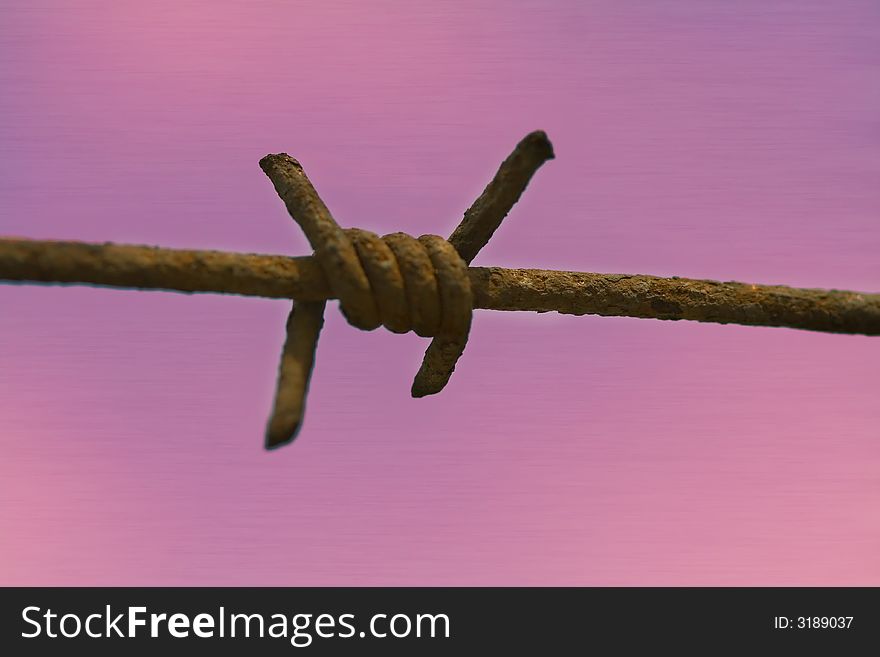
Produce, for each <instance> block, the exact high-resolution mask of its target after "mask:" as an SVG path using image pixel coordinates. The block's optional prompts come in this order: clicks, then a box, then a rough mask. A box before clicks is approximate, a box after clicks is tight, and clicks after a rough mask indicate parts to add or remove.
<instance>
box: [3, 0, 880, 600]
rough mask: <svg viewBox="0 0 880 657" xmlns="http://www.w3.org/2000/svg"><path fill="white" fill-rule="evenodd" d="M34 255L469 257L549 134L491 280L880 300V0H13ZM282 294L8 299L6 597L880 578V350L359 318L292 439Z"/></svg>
mask: <svg viewBox="0 0 880 657" xmlns="http://www.w3.org/2000/svg"><path fill="white" fill-rule="evenodd" d="M0 12H2V13H0V88H2V90H3V92H2V94H0V140H2V142H0V143H2V147H3V158H2V162H0V167H2V172H0V187H2V190H0V234H3V235H13V236H26V237H33V238H53V239H79V240H87V241H105V240H113V241H118V242H134V243H146V244H159V245H164V246H172V247H196V248H219V249H230V250H236V251H258V252H269V253H289V254H304V253H307V252H308V250H309V249H308V245H307V243H306V241H305V239H304V237H303V236H302V235H301V234H300V232H299V229H298V228H297V227H296V225H295V224H294V223H293V222H292V221H291V220H290V219H289V218H288V217H287V215H286V213H285V211H284V209H283V207H282V205H281V203H280V201H279V200H278V198H277V197H276V195H275V193H274V191H273V190H272V187H271V185H270V184H269V182H268V181H267V180H266V179H265V177H264V176H263V174H262V172H261V171H260V170H259V168H258V166H257V161H258V160H259V158H260V157H262V156H263V155H264V154H266V153H268V152H277V151H288V152H290V153H292V154H294V155H295V156H296V157H298V158H300V159H301V160H302V162H303V163H304V165H305V167H306V169H307V170H308V172H309V173H310V175H311V177H312V180H313V181H314V182H315V184H316V186H317V188H318V190H319V191H320V192H321V194H322V195H323V196H324V198H325V200H326V202H327V203H328V205H329V206H330V208H331V210H332V211H333V212H334V214H335V216H336V217H337V219H338V220H339V221H340V223H342V224H343V225H357V226H361V227H364V228H369V229H372V230H375V231H377V232H380V233H382V232H391V231H394V230H405V231H407V232H409V233H411V234H416V235H418V234H420V233H423V232H434V233H440V234H448V232H449V231H450V230H451V228H452V227H453V226H454V225H455V223H456V222H457V221H458V219H459V218H460V216H461V212H462V211H463V210H464V209H465V208H466V207H467V206H468V205H469V204H470V202H471V201H472V200H473V198H474V197H475V196H476V195H477V194H478V193H479V192H480V190H481V189H482V187H483V185H484V184H485V183H486V182H487V181H488V180H489V178H490V177H491V175H492V174H493V173H494V171H495V168H496V167H497V165H498V164H499V163H500V161H501V159H502V158H503V157H504V156H505V155H506V154H507V153H508V152H509V150H510V149H511V148H512V147H513V145H514V144H515V143H516V142H517V140H519V139H520V138H521V137H522V136H523V135H524V134H525V133H527V132H528V131H530V130H533V129H538V128H540V129H544V130H546V131H547V132H548V134H549V135H550V137H551V139H552V140H553V142H554V145H555V147H556V153H557V159H556V160H554V161H553V162H550V163H548V164H547V165H545V167H544V168H543V169H542V170H541V171H540V172H539V173H538V175H537V177H536V178H535V180H534V181H533V183H532V185H531V186H530V188H529V190H528V191H527V193H526V194H525V196H524V197H523V199H522V201H521V202H520V204H519V205H518V206H517V207H516V208H515V209H514V211H513V213H512V214H511V216H510V217H509V219H508V222H507V223H506V225H505V226H504V227H503V228H502V229H501V230H500V231H499V233H498V234H497V235H496V236H495V238H494V239H493V240H492V243H491V244H490V245H489V246H488V247H487V248H486V249H485V250H484V251H483V252H482V253H481V254H480V256H479V258H478V259H477V261H476V262H475V264H480V265H487V264H488V265H499V266H511V267H544V268H556V269H577V270H585V271H608V272H629V273H652V274H658V275H679V276H691V277H707V278H716V279H721V280H729V279H737V280H743V281H748V282H761V283H781V284H789V285H796V286H814V287H837V288H847V289H856V290H866V291H878V290H880V258H878V252H880V230H878V224H877V221H878V210H880V186H878V185H877V180H878V175H880V148H878V147H880V130H878V125H880V124H878V118H877V117H878V116H880V87H878V85H877V80H878V75H880V49H878V48H877V43H878V39H880V6H878V4H877V3H876V2H873V1H867V0H866V1H864V2H855V1H844V2H834V3H831V2H827V1H824V0H822V1H816V2H805V1H801V0H798V1H797V2H773V3H767V2H764V1H763V0H762V1H754V2H752V1H750V2H736V3H732V2H720V1H705V0H692V1H685V0H681V1H677V2H664V3H655V2H647V1H644V2H620V1H618V0H607V1H606V2H583V1H580V0H578V1H571V2H562V1H557V2H543V1H538V0H532V1H529V2H526V1H508V2H501V1H494V2H490V1H487V2H473V1H469V2H460V1H459V2H448V1H447V2H409V1H405V0H398V1H396V2H380V3H376V2H372V3H361V2H355V1H353V0H352V1H350V2H328V1H327V0H316V1H314V2H244V1H241V2H208V1H207V0H202V1H192V0H183V1H181V0H168V1H162V2H149V3H144V2H139V3H135V2H115V1H110V0H107V1H104V2H97V1H79V2H76V3H71V2H63V1H61V0H54V1H47V0H26V1H25V0H18V1H15V2H12V1H4V2H2V10H0ZM287 310H288V304H286V303H284V302H278V301H269V300H259V299H242V298H236V297H222V296H196V297H187V296H184V295H175V294H165V293H139V292H133V291H116V290H112V291H111V290H97V289H89V288H68V289H64V288H51V287H38V286H10V285H0V454H2V459H0V583H2V584H94V585H97V584H146V585H151V584H181V585H186V584H215V585H222V584H252V585H266V584H279V585H280V584H285V585H306V584H321V585H325V584H505V585H506V584H597V585H598V584H602V585H604V584H623V585H628V584H699V585H702V584H737V585H738V584H797V585H807V584H839V585H857V584H873V585H880V440H878V438H880V404H878V403H877V399H878V394H880V383H878V372H880V349H878V347H880V344H878V342H877V339H876V338H874V339H870V338H866V337H859V336H837V335H821V334H811V333H807V332H799V331H793V330H785V329H764V328H743V327H735V326H715V325H700V324H693V323H685V322H677V323H672V322H658V321H652V320H634V319H619V318H598V317H580V318H578V317H562V316H555V315H540V316H539V315H530V314H525V313H520V314H512V313H510V314H508V313H492V312H487V311H481V312H478V313H477V315H476V317H475V324H474V329H473V333H472V338H471V342H470V346H469V347H468V350H467V353H466V354H465V357H464V358H463V360H462V362H461V364H460V365H459V367H458V370H457V371H456V374H455V376H454V377H453V379H452V381H451V383H450V386H449V387H448V389H447V390H446V391H444V392H443V393H442V394H441V395H439V396H437V397H434V398H428V399H422V400H413V399H410V398H409V394H408V393H409V385H410V381H411V378H412V376H413V374H414V373H415V371H416V369H417V366H418V363H419V361H420V359H421V355H422V351H423V349H424V346H425V341H423V340H421V339H419V338H417V337H415V336H413V335H407V336H395V335H391V334H389V333H387V332H383V331H377V332H373V333H363V332H360V331H357V330H355V329H353V328H351V327H349V326H348V325H347V324H346V323H345V322H344V320H343V318H342V317H341V316H340V315H339V313H338V312H337V311H336V308H335V304H332V306H331V308H330V309H329V312H328V321H327V326H326V329H325V333H324V335H323V337H322V341H321V347H320V349H319V351H318V358H317V367H316V370H315V374H314V378H313V386H312V393H311V396H310V400H309V401H310V406H309V410H308V414H307V419H306V425H305V429H304V431H303V432H302V434H301V436H300V438H299V439H298V441H297V442H296V443H295V444H294V445H293V446H292V447H288V448H285V449H283V450H280V451H277V452H272V453H267V452H264V451H263V449H262V432H263V429H264V426H265V421H266V418H267V415H268V411H269V408H270V404H271V399H272V392H273V388H274V383H275V373H276V367H277V360H278V355H279V352H280V348H281V343H282V341H283V326H284V319H285V316H286V313H287Z"/></svg>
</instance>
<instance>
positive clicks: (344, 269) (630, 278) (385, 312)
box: [0, 131, 880, 448]
mask: <svg viewBox="0 0 880 657" xmlns="http://www.w3.org/2000/svg"><path fill="white" fill-rule="evenodd" d="M553 157H554V154H553V147H552V145H551V144H550V141H549V140H548V139H547V136H546V135H545V134H544V133H543V132H540V131H538V132H533V133H531V134H529V135H527V136H526V137H525V138H524V139H523V140H522V141H520V142H519V144H517V146H516V148H515V149H514V150H513V152H512V153H511V154H510V155H509V156H508V157H507V158H506V159H505V160H504V162H503V163H502V164H501V167H500V168H499V170H498V172H497V173H496V174H495V177H494V178H493V179H492V181H491V182H490V183H489V184H488V185H487V187H486V188H485V190H484V191H483V193H482V194H481V195H480V196H479V198H477V200H476V201H475V202H474V203H473V205H472V206H471V207H470V208H469V209H468V210H467V212H465V215H464V218H463V219H462V221H461V223H460V224H459V225H458V227H457V228H456V229H455V231H454V232H453V233H452V235H451V236H450V237H449V239H448V240H446V239H443V238H442V237H439V236H436V235H423V236H421V237H419V238H418V239H416V238H413V237H410V236H409V235H406V234H405V233H393V234H391V235H386V236H384V237H379V236H378V235H376V234H374V233H371V232H369V231H365V230H361V229H356V228H351V229H342V228H341V227H340V226H339V225H338V224H337V223H336V221H335V220H334V218H333V216H332V215H331V214H330V211H329V210H328V209H327V207H326V205H325V204H324V203H323V201H322V200H321V198H320V196H319V195H318V193H317V191H316V190H315V188H314V186H313V185H312V183H311V181H310V180H309V179H308V177H307V176H306V174H305V171H304V170H303V167H302V166H301V165H300V164H299V162H297V161H296V160H295V159H294V158H292V157H290V156H289V155H287V154H285V153H280V154H276V155H267V156H266V157H265V158H263V159H262V160H261V161H260V166H261V168H262V169H263V171H264V172H265V173H266V175H267V176H268V177H269V179H270V180H271V182H272V183H273V185H274V187H275V190H276V191H277V192H278V195H279V196H280V197H281V199H282V200H283V201H284V204H285V205H286V207H287V210H288V212H289V213H290V215H291V217H293V219H294V220H295V221H296V222H297V223H298V224H299V226H300V227H301V228H302V230H303V232H304V233H305V235H306V237H307V239H308V240H309V243H310V244H311V246H312V248H313V249H314V255H313V256H303V257H286V256H275V255H260V254H243V253H227V252H219V251H199V250H181V249H164V248H158V247H148V246H133V245H117V244H111V243H105V244H86V243H81V242H62V241H41V240H27V239H11V238H7V239H0V280H5V281H9V282H19V283H56V284H91V285H99V286H110V287H123V288H135V289H143V290H145V289H155V290H169V291H178V292H187V293H194V292H215V293H225V294H240V295H248V296H261V297H271V298H284V299H292V300H293V301H294V304H293V308H292V309H291V311H290V314H289V316H288V320H287V338H286V341H285V344H284V347H283V349H282V355H281V362H280V366H279V373H278V385H277V389H276V394H275V401H274V404H273V410H272V415H271V417H270V419H269V423H268V426H267V430H266V443H265V444H266V447H267V448H274V447H279V446H281V445H284V444H287V443H289V442H291V441H292V440H293V439H294V438H295V437H296V435H297V433H298V432H299V429H300V428H301V426H302V421H303V416H304V413H305V401H306V395H307V391H308V384H309V379H310V376H311V371H312V368H313V365H314V357H315V350H316V348H317V344H318V338H319V335H320V331H321V327H322V326H323V321H324V320H323V316H324V310H325V302H326V301H327V300H328V299H339V300H340V307H341V310H342V312H343V315H344V316H345V317H346V319H347V320H348V321H349V323H351V324H352V325H353V326H355V327H357V328H360V329H363V330H372V329H375V328H377V327H379V326H382V325H384V326H385V327H386V328H388V329H389V330H390V331H393V332H395V333H405V332H407V331H410V330H413V331H415V332H416V333H417V334H418V335H421V336H424V337H431V338H432V341H431V344H430V345H429V347H428V349H427V351H426V352H425V357H424V360H423V362H422V366H421V368H420V369H419V372H418V373H417V374H416V377H415V380H414V382H413V386H412V395H413V396H414V397H422V396H425V395H430V394H435V393H437V392H440V391H441V390H442V389H443V387H444V386H445V385H446V383H447V382H448V381H449V378H450V376H451V375H452V373H453V371H454V369H455V365H456V363H457V361H458V359H459V358H460V357H461V355H462V353H463V351H464V349H465V346H466V344H467V337H468V333H469V330H470V325H471V316H472V313H473V310H474V309H475V308H484V309H492V310H516V311H535V312H551V311H554V312H559V313H564V314H574V315H584V314H595V315H605V316H626V317H640V318H654V319H665V320H681V319H684V320H694V321H700V322H713V323H720V324H728V323H732V324H743V325H749V326H778V327H788V328H795V329H805V330H812V331H823V332H829V333H849V334H863V335H880V294H868V293H860V292H850V291H843V290H819V289H802V288H791V287H785V286H778V285H777V286H771V285H750V284H745V283H739V282H735V281H728V282H719V281H710V280H695V279H687V278H679V277H672V278H661V277H656V276H646V275H631V274H596V273H586V272H565V271H550V270H538V269H504V268H500V267H469V265H470V263H471V261H472V260H473V259H474V258H475V257H476V255H477V254H478V253H479V251H480V250H481V249H482V248H483V247H484V246H485V245H486V243H488V241H489V239H490V238H491V237H492V235H493V234H494V233H495V231H496V230H497V229H498V227H499V226H500V225H501V223H502V221H503V219H504V218H505V217H506V216H507V214H508V213H509V211H510V210H511V208H512V207H513V205H514V204H515V203H516V202H517V201H518V200H519V198H520V196H521V195H522V193H523V191H525V189H526V187H527V185H528V183H529V181H530V180H531V178H532V176H533V175H534V173H535V172H536V171H537V170H538V168H540V167H541V165H543V164H544V163H545V162H546V161H548V160H550V159H553Z"/></svg>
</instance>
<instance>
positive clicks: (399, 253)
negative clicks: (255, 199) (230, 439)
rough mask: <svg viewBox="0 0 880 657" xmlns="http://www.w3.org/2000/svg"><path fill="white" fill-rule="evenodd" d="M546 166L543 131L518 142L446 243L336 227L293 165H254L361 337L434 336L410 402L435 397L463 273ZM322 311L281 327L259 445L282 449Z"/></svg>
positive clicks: (292, 430)
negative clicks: (378, 332) (270, 404)
mask: <svg viewBox="0 0 880 657" xmlns="http://www.w3.org/2000/svg"><path fill="white" fill-rule="evenodd" d="M551 158H553V147H552V146H551V145H550V142H549V140H548V139H547V136H546V135H545V134H544V133H543V132H540V131H538V132H533V133H531V134H529V135H527V136H526V137H525V139H523V140H522V141H520V143H519V144H517V147H516V149H514V151H513V153H511V154H510V156H508V158H507V159H505V160H504V162H503V163H502V164H501V168H500V169H499V170H498V173H497V174H496V175H495V178H493V179H492V181H491V182H490V183H489V185H488V186H487V187H486V189H485V190H484V191H483V193H482V194H481V195H480V197H479V198H478V199H477V200H476V201H475V202H474V204H473V205H472V206H471V207H470V208H469V209H468V211H467V212H465V215H464V218H463V219H462V221H461V223H460V224H459V226H458V227H457V228H456V229H455V231H454V232H453V233H452V235H451V236H450V238H449V240H448V241H447V240H445V239H443V238H442V237H439V236H437V235H422V236H421V237H419V238H418V239H416V238H414V237H411V236H409V235H407V234H406V233H392V234H390V235H385V236H384V237H379V236H378V235H376V234H375V233H371V232H369V231H366V230H361V229H359V228H348V229H343V228H340V226H339V225H338V224H337V223H336V221H335V220H334V219H333V216H332V215H331V214H330V211H329V210H328V209H327V206H326V205H324V202H323V201H322V200H321V197H320V196H318V193H317V192H316V191H315V188H314V187H313V186H312V183H311V181H310V180H309V179H308V177H307V176H306V174H305V171H303V168H302V166H301V165H300V163H299V162H297V161H296V160H295V159H294V158H292V157H290V156H289V155H287V154H286V153H279V154H276V155H267V156H266V157H264V158H263V159H262V160H260V168H262V169H263V171H264V172H265V173H266V175H267V176H268V177H269V179H270V180H271V181H272V184H273V185H274V186H275V191H277V192H278V195H279V196H280V197H281V199H282V200H283V201H284V204H285V205H286V206H287V211H288V212H289V213H290V215H291V216H292V217H293V219H294V220H295V221H296V222H297V223H298V224H299V226H300V228H302V231H303V233H305V236H306V238H307V239H308V240H309V244H311V245H312V249H314V252H315V258H316V259H317V260H318V263H319V264H320V266H321V269H322V270H323V272H324V275H325V276H326V277H327V282H328V284H329V286H330V290H331V291H332V293H333V296H334V297H336V298H337V299H339V302H340V308H341V310H342V313H343V315H344V316H345V318H346V319H347V320H348V322H349V323H350V324H351V325H353V326H355V327H357V328H360V329H363V330H367V331H370V330H373V329H375V328H378V327H379V326H383V325H384V326H385V327H386V328H387V329H388V330H389V331H392V332H394V333H406V332H408V331H411V330H412V331H415V332H416V333H417V334H418V335H420V336H423V337H431V338H433V339H432V341H431V344H430V345H429V347H428V349H427V351H426V352H425V357H424V359H423V361H422V366H421V368H420V369H419V371H418V373H417V374H416V377H415V380H414V381H413V386H412V395H413V396H414V397H423V396H425V395H430V394H434V393H437V392H440V391H441V390H442V389H443V388H444V386H445V385H446V383H447V381H449V377H450V376H451V375H452V373H453V371H454V370H455V365H456V363H457V362H458V359H459V358H460V357H461V354H462V352H463V351H464V348H465V345H466V344H467V339H468V333H469V332H470V327H471V319H472V315H473V305H474V304H473V293H472V291H471V284H470V278H469V276H468V265H469V264H470V262H471V260H473V258H474V257H475V256H476V254H477V252H478V251H479V250H480V249H481V248H482V247H483V246H485V244H486V243H487V242H488V241H489V238H490V237H491V236H492V234H493V233H494V232H495V230H496V229H497V228H498V226H499V225H500V224H501V221H502V219H504V217H505V216H506V215H507V213H508V212H509V211H510V208H511V207H512V206H513V204H514V203H516V201H517V200H518V199H519V197H520V195H521V194H522V192H523V191H524V190H525V188H526V185H527V184H528V181H529V179H530V178H531V177H532V174H534V172H535V171H536V170H537V169H538V167H540V166H541V164H543V163H544V162H545V161H547V160H549V159H551ZM324 306H325V303H324V302H323V301H321V302H312V303H301V304H297V305H295V306H294V308H293V310H292V311H291V313H290V316H289V318H288V322H287V341H286V342H285V345H284V350H283V351H282V354H281V366H280V369H279V376H278V389H277V391H276V396H275V405H274V409H273V412H272V416H271V418H270V420H269V427H268V429H267V432H266V446H267V447H277V446H279V445H283V444H285V443H287V442H290V441H291V440H292V439H293V438H294V437H295V435H296V433H297V431H298V429H299V426H300V423H301V421H302V417H303V411H304V407H305V395H306V390H307V388H308V382H309V377H310V374H311V370H312V366H313V364H314V357H315V348H316V347H317V343H318V336H319V334H320V331H321V327H322V326H323V322H324V319H323V317H324Z"/></svg>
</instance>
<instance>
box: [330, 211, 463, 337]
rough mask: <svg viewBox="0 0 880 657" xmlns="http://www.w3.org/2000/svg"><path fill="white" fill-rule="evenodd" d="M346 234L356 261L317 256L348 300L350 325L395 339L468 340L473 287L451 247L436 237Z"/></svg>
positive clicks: (346, 311)
mask: <svg viewBox="0 0 880 657" xmlns="http://www.w3.org/2000/svg"><path fill="white" fill-rule="evenodd" d="M342 232H343V236H344V238H347V240H348V242H349V244H350V245H351V248H352V249H353V251H354V254H355V255H356V257H355V258H351V257H350V254H343V257H341V258H331V257H327V254H326V252H323V253H322V252H321V251H320V250H316V251H315V255H316V257H317V258H318V262H320V263H321V267H322V269H323V270H324V274H325V275H326V276H327V279H328V280H329V282H330V286H331V289H334V290H335V289H337V288H338V289H339V290H340V294H341V295H342V294H344V295H345V296H340V303H341V306H342V311H343V314H344V315H345V317H346V319H347V320H348V321H349V323H351V324H352V325H353V326H356V327H357V328H360V329H363V330H366V331H370V330H372V329H375V328H377V327H378V326H380V325H382V326H385V328H387V329H388V330H389V331H391V332H393V333H407V332H408V331H415V333H416V334H418V335H420V336H422V337H434V336H439V335H443V336H450V337H451V336H458V337H462V338H465V339H466V338H467V334H468V331H469V330H470V325H471V316H472V315H473V295H472V293H471V284H470V279H469V278H468V274H467V263H465V261H464V260H462V258H461V256H460V255H459V254H458V252H457V251H456V250H455V248H454V247H453V246H452V245H451V244H450V243H449V242H447V241H446V240H445V239H443V238H442V237H439V236H437V235H422V236H421V237H419V238H418V239H416V238H413V237H411V236H410V235H407V234H406V233H391V234H390V235H385V236H383V237H379V236H378V235H376V234H375V233H371V232H370V231H367V230H361V229H360V228H348V229H345V230H343V231H342ZM339 265H341V266H339ZM342 277H344V278H345V279H346V280H345V281H342V280H340V279H341V278H342ZM364 279H366V283H367V287H366V289H364V287H363V282H364Z"/></svg>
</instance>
